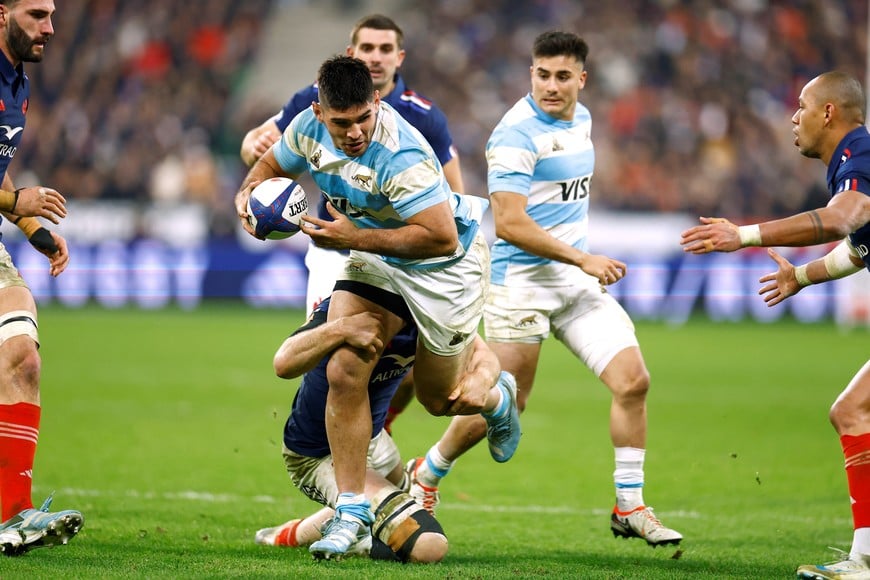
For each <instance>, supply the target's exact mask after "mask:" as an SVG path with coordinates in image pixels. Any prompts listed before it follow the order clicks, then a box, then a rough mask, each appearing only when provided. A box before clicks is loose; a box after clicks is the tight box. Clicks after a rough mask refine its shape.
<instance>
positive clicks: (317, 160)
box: [309, 149, 323, 169]
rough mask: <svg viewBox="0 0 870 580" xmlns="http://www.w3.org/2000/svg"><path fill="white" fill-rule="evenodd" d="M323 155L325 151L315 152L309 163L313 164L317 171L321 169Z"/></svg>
mask: <svg viewBox="0 0 870 580" xmlns="http://www.w3.org/2000/svg"><path fill="white" fill-rule="evenodd" d="M322 155H323V151H322V150H320V149H318V150H317V151H315V152H314V155H312V156H311V159H310V160H309V161H310V162H311V165H313V166H314V168H315V169H320V157H321V156H322Z"/></svg>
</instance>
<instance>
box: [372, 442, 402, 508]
mask: <svg viewBox="0 0 870 580" xmlns="http://www.w3.org/2000/svg"><path fill="white" fill-rule="evenodd" d="M368 466H369V470H370V472H372V473H373V474H374V475H375V476H376V477H377V478H378V479H379V480H381V481H383V480H384V479H387V478H388V476H389V475H391V474H393V473H394V472H395V471H396V468H397V467H398V468H399V471H398V475H399V478H398V480H397V481H394V482H392V483H401V467H402V456H401V455H400V454H399V448H398V447H397V446H396V442H395V441H394V440H393V438H392V437H390V434H389V433H387V432H386V431H383V430H381V432H380V433H378V434H377V435H376V436H375V437H374V438H373V439H372V442H371V443H370V444H369V462H368ZM367 484H368V481H367ZM368 495H371V494H368Z"/></svg>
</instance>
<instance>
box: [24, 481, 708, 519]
mask: <svg viewBox="0 0 870 580" xmlns="http://www.w3.org/2000/svg"><path fill="white" fill-rule="evenodd" d="M34 487H35V488H36V486H34ZM40 491H42V490H40ZM291 492H292V490H291ZM55 495H57V496H59V497H64V496H72V497H92V498H100V497H123V498H128V499H141V500H160V501H201V502H204V503H239V504H250V503H260V504H271V503H281V502H284V501H286V500H287V498H286V497H274V496H271V495H255V496H242V495H237V494H232V493H210V492H203V491H193V490H185V491H162V492H161V491H140V490H136V489H128V490H120V491H112V490H98V489H78V488H73V487H63V488H57V489H56V490H55ZM438 509H439V510H441V509H446V510H455V511H476V512H490V513H511V514H549V515H591V516H605V515H610V510H604V509H598V508H590V509H580V508H575V507H570V506H544V505H481V504H475V503H450V502H446V503H440V504H438ZM661 514H662V515H663V516H668V517H676V518H688V519H700V518H701V517H702V516H701V514H700V513H699V512H695V511H682V510H674V511H664V512H661Z"/></svg>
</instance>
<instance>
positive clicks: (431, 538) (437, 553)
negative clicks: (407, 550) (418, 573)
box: [409, 532, 447, 564]
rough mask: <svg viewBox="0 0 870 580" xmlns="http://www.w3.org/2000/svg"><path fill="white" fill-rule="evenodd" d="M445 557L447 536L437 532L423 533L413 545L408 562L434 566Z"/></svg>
mask: <svg viewBox="0 0 870 580" xmlns="http://www.w3.org/2000/svg"><path fill="white" fill-rule="evenodd" d="M446 555H447V536H445V535H444V534H439V533H437V532H425V533H423V534H420V536H419V537H418V538H417V541H416V542H415V543H414V547H413V548H412V549H411V555H410V558H409V561H410V562H413V563H415V564H435V563H436V562H440V561H441V560H443V559H444V556H446Z"/></svg>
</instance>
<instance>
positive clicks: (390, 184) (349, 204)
mask: <svg viewBox="0 0 870 580" xmlns="http://www.w3.org/2000/svg"><path fill="white" fill-rule="evenodd" d="M274 152H275V158H276V160H277V161H278V164H279V165H280V166H281V167H282V168H283V169H284V170H285V171H287V172H288V173H290V174H293V175H299V174H301V173H303V172H304V171H306V170H308V171H309V172H310V173H311V177H312V178H313V179H314V182H315V183H316V184H317V186H318V187H319V188H320V190H321V191H322V192H323V193H324V194H325V195H326V197H327V198H329V201H330V202H332V205H333V206H334V207H335V208H336V209H337V210H338V211H340V212H341V213H343V214H344V215H346V216H347V217H348V218H350V219H351V220H352V221H353V222H354V223H355V224H356V225H357V226H358V227H361V228H380V229H383V228H398V227H401V226H404V225H406V224H407V222H406V221H405V220H407V219H408V218H410V217H412V216H414V215H416V214H418V213H419V212H421V211H423V210H425V209H428V208H430V207H432V206H434V205H436V204H438V203H441V202H443V201H445V200H447V201H449V202H450V205H451V207H452V209H453V215H454V217H455V222H456V228H457V230H458V232H459V242H460V243H459V247H458V248H457V250H456V252H454V254H452V255H450V256H443V257H437V258H427V259H423V260H410V259H404V258H395V257H391V256H383V259H384V260H385V261H386V262H388V263H390V264H394V265H396V266H401V267H406V268H430V267H433V266H444V265H445V264H448V263H451V262H453V261H456V260H458V259H460V258H461V257H462V256H464V255H465V251H466V250H467V249H468V247H469V246H470V245H471V242H472V240H473V239H474V236H475V234H476V233H477V230H478V228H479V226H480V220H481V218H482V216H483V212H484V210H485V209H486V206H487V205H488V204H489V202H488V200H485V199H483V198H471V197H470V196H466V195H460V194H458V193H454V192H452V191H451V190H450V187H449V186H448V185H447V180H446V178H445V177H444V171H443V170H442V168H441V163H440V162H439V161H438V157H437V156H436V155H435V152H434V151H433V150H432V147H431V146H430V145H429V143H428V142H427V141H426V139H425V138H424V137H423V136H422V135H421V134H420V132H419V131H417V129H415V128H414V127H413V126H412V125H411V124H410V123H408V122H407V121H406V120H405V119H404V118H402V116H401V115H399V114H398V113H396V111H395V109H393V108H392V107H391V106H390V105H388V104H387V103H385V102H383V101H381V102H380V107H379V111H378V116H377V120H376V122H375V129H374V133H373V134H372V140H371V143H370V144H369V146H368V148H367V149H366V151H365V153H363V154H362V155H360V156H359V157H348V156H347V155H345V154H344V152H343V151H342V150H341V149H338V148H336V147H335V145H334V144H333V142H332V138H331V137H330V136H329V132H328V131H327V130H326V126H325V125H323V123H321V122H320V121H318V120H317V118H316V117H315V115H314V111H313V109H312V108H309V109H306V110H305V111H302V112H301V113H299V114H298V115H297V116H296V117H295V118H294V119H293V121H291V123H290V125H289V126H288V127H287V129H286V130H285V131H284V135H283V137H282V139H281V140H280V141H279V142H278V143H276V144H275V148H274Z"/></svg>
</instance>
